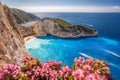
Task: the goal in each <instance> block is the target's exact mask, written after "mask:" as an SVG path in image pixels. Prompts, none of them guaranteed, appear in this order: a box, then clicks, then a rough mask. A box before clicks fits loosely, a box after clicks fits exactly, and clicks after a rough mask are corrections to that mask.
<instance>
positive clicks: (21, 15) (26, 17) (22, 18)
mask: <svg viewBox="0 0 120 80" xmlns="http://www.w3.org/2000/svg"><path fill="white" fill-rule="evenodd" d="M11 11H12V13H13V16H14V17H15V19H16V22H17V23H18V24H21V23H26V22H28V21H33V20H38V19H39V17H37V16H36V15H34V14H31V13H27V12H24V11H22V10H19V9H16V8H11Z"/></svg>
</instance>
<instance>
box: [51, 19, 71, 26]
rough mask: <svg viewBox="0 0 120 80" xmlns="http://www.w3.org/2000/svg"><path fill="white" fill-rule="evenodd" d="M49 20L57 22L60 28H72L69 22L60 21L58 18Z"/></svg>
mask: <svg viewBox="0 0 120 80" xmlns="http://www.w3.org/2000/svg"><path fill="white" fill-rule="evenodd" d="M50 19H51V20H53V21H55V22H58V24H59V25H61V26H73V24H70V23H69V22H67V21H65V20H62V19H58V18H50Z"/></svg>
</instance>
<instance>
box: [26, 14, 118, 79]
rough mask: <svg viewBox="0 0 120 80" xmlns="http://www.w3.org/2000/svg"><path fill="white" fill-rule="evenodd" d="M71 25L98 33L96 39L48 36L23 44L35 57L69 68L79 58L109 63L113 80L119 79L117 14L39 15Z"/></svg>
mask: <svg viewBox="0 0 120 80" xmlns="http://www.w3.org/2000/svg"><path fill="white" fill-rule="evenodd" d="M37 15H38V16H40V17H41V18H43V17H56V18H61V19H64V20H67V21H68V22H71V23H73V24H83V25H85V26H87V27H92V28H95V29H97V30H98V32H99V36H98V37H91V38H75V39H62V38H58V37H55V36H51V35H48V36H46V37H37V38H35V39H33V40H31V41H29V42H27V43H26V44H25V46H26V48H27V50H28V51H29V52H30V53H31V54H32V55H33V56H34V57H36V58H39V59H40V60H41V61H43V62H46V61H48V60H57V61H62V63H63V65H64V64H67V65H69V66H70V67H71V68H72V64H73V60H74V58H76V57H79V56H82V57H85V58H93V59H99V60H104V61H106V62H107V63H108V64H109V67H110V70H111V73H112V75H113V77H114V79H115V80H120V14H119V13H41V14H37Z"/></svg>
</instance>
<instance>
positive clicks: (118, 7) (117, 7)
mask: <svg viewBox="0 0 120 80" xmlns="http://www.w3.org/2000/svg"><path fill="white" fill-rule="evenodd" d="M112 8H114V9H120V6H112Z"/></svg>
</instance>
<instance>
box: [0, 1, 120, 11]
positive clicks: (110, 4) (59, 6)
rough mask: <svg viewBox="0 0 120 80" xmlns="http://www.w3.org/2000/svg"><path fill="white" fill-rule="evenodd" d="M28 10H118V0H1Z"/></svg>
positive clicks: (119, 3) (119, 2) (119, 7)
mask: <svg viewBox="0 0 120 80" xmlns="http://www.w3.org/2000/svg"><path fill="white" fill-rule="evenodd" d="M1 2H2V3H3V4H6V5H8V6H9V7H12V8H19V9H22V10H25V11H28V12H120V0H1Z"/></svg>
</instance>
